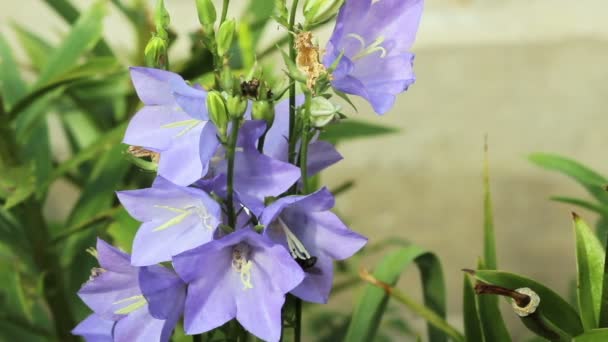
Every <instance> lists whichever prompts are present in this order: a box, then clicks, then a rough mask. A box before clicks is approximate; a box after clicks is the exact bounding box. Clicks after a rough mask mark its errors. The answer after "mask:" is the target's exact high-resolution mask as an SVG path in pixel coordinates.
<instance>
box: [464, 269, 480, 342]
mask: <svg viewBox="0 0 608 342" xmlns="http://www.w3.org/2000/svg"><path fill="white" fill-rule="evenodd" d="M462 295H463V299H462V303H463V304H462V315H463V319H464V336H466V337H467V341H483V337H482V332H481V322H480V321H479V313H478V312H477V306H476V296H475V291H474V290H473V284H471V279H469V276H468V275H466V274H465V275H464V284H463V290H462Z"/></svg>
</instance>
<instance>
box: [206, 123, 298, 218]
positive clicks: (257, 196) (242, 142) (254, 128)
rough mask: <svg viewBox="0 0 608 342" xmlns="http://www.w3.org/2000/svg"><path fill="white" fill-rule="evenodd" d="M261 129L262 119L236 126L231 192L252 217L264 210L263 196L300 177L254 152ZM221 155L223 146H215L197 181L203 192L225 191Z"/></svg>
mask: <svg viewBox="0 0 608 342" xmlns="http://www.w3.org/2000/svg"><path fill="white" fill-rule="evenodd" d="M265 130H266V123H265V122H264V121H257V120H247V121H245V122H244V123H243V124H242V126H241V127H240V129H239V137H238V141H237V150H236V153H235V157H234V192H235V194H236V197H237V198H238V200H239V201H240V202H241V203H242V204H243V205H244V206H245V207H247V208H248V209H249V210H251V211H252V212H253V213H254V214H255V215H256V216H257V215H260V214H261V212H262V210H263V209H264V199H265V198H266V197H271V196H279V195H280V194H282V193H283V192H285V191H287V190H288V189H289V188H290V187H291V186H292V185H293V184H294V183H295V182H296V181H298V179H300V169H299V168H298V167H296V166H294V165H292V164H289V163H287V162H284V161H280V160H276V159H274V158H272V157H269V156H267V155H265V154H262V153H260V152H258V150H257V141H258V139H259V138H260V137H261V136H262V134H264V131H265ZM225 155H226V151H225V149H224V147H223V146H219V147H218V149H217V151H216V154H215V156H214V157H213V160H212V163H211V166H210V167H209V173H208V174H207V176H206V177H205V178H206V179H204V180H203V181H201V182H198V183H197V185H199V186H201V187H202V188H203V189H205V190H206V191H208V192H211V191H213V192H215V193H217V194H219V195H221V196H224V195H225V193H226V175H227V172H228V162H227V160H226V159H225Z"/></svg>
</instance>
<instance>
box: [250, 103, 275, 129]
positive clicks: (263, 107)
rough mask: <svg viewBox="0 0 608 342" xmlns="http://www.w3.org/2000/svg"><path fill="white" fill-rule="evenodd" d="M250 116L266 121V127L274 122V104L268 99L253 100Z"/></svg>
mask: <svg viewBox="0 0 608 342" xmlns="http://www.w3.org/2000/svg"><path fill="white" fill-rule="evenodd" d="M251 118H252V119H253V120H264V121H266V127H270V126H272V123H273V122H274V106H273V105H272V104H271V103H270V102H269V101H265V100H262V101H255V102H254V103H253V109H252V111H251Z"/></svg>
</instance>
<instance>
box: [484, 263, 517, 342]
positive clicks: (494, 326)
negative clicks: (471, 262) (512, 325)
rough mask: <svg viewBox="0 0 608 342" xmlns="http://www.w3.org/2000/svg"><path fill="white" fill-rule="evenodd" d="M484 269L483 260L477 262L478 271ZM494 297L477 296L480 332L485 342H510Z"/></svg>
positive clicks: (496, 299)
mask: <svg viewBox="0 0 608 342" xmlns="http://www.w3.org/2000/svg"><path fill="white" fill-rule="evenodd" d="M484 268H485V265H484V263H483V260H479V264H478V269H479V270H482V269H484ZM498 300H499V298H498V297H496V296H486V295H482V296H477V311H478V312H479V320H480V322H481V332H482V334H483V336H484V340H485V341H493V342H510V341H511V335H510V334H509V330H507V326H506V324H505V321H504V319H503V317H502V313H501V312H500V307H499V305H498V304H499V302H498Z"/></svg>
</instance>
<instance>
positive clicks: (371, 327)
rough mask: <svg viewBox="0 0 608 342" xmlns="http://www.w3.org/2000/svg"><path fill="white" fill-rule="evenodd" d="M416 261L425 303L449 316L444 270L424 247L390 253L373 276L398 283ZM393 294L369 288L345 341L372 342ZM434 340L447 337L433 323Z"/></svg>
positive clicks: (432, 335)
mask: <svg viewBox="0 0 608 342" xmlns="http://www.w3.org/2000/svg"><path fill="white" fill-rule="evenodd" d="M412 262H416V263H417V265H418V267H419V269H420V271H421V278H422V283H423V284H422V288H423V291H424V298H425V304H426V305H427V307H428V308H429V309H431V310H432V311H433V312H434V313H435V314H437V315H438V316H439V317H441V318H442V319H445V288H444V282H443V273H442V271H441V266H440V264H439V261H438V259H437V257H436V256H435V255H434V254H432V253H430V252H427V251H426V250H423V249H422V248H420V247H418V246H415V245H410V246H408V247H404V248H401V249H399V250H398V251H396V252H394V253H391V254H389V255H388V256H386V257H385V258H384V259H382V262H381V263H380V265H379V266H378V267H377V268H376V270H375V272H374V273H373V277H374V278H376V279H378V280H380V281H382V282H384V283H386V284H388V285H389V286H395V284H396V283H397V280H398V279H399V277H400V275H401V274H402V273H403V272H404V270H405V269H406V268H407V266H409V265H410V264H411V263H412ZM388 299H389V295H388V294H387V293H386V292H385V291H384V290H382V289H380V288H377V287H376V286H373V285H368V286H366V287H365V290H364V292H363V295H362V296H361V297H360V298H359V300H358V301H357V304H356V306H355V310H354V312H353V315H352V320H351V323H350V325H349V328H348V332H347V335H346V338H345V341H371V340H373V338H374V336H375V335H376V332H377V330H378V326H379V324H380V321H381V319H382V316H383V314H384V311H385V310H386V305H387V303H388ZM429 340H430V341H433V342H434V341H445V340H446V336H445V334H444V333H443V332H441V331H439V330H437V329H436V328H435V327H431V326H429Z"/></svg>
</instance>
